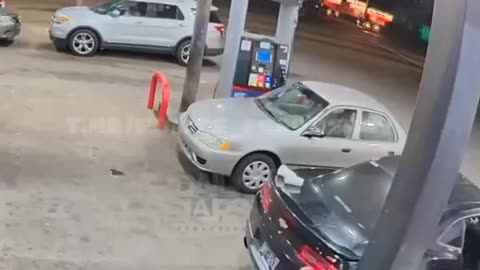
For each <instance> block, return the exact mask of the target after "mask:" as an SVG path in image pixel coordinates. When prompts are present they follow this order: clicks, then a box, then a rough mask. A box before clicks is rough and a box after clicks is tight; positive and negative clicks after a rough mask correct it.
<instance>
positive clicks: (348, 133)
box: [312, 108, 357, 139]
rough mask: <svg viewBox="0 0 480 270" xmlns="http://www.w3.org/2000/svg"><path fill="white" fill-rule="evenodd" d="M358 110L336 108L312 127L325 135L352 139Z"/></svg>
mask: <svg viewBox="0 0 480 270" xmlns="http://www.w3.org/2000/svg"><path fill="white" fill-rule="evenodd" d="M356 119H357V110H354V109H343V108H342V109H336V110H334V111H332V112H330V113H328V115H327V116H325V117H323V118H322V119H321V120H320V121H319V122H317V123H316V124H315V125H314V126H313V127H312V129H315V130H316V131H318V132H320V133H322V134H323V135H324V136H325V137H330V138H342V139H351V138H352V136H353V132H354V130H355V123H356Z"/></svg>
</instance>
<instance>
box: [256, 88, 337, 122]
mask: <svg viewBox="0 0 480 270" xmlns="http://www.w3.org/2000/svg"><path fill="white" fill-rule="evenodd" d="M256 103H257V105H258V106H259V107H260V109H262V110H263V111H264V112H265V113H267V114H268V115H270V116H271V117H272V118H274V119H275V120H276V121H277V122H279V123H280V124H282V125H284V126H286V127H287V128H289V129H293V130H295V129H298V128H300V127H301V126H303V125H304V124H305V123H306V122H308V121H309V120H310V119H312V118H313V117H314V116H315V115H317V114H318V113H319V112H321V111H322V110H323V109H325V108H326V107H327V106H328V102H326V101H325V100H324V99H323V98H321V97H320V96H319V95H317V94H315V93H314V92H313V91H312V90H310V89H308V88H307V87H305V86H304V85H302V84H300V83H297V84H294V85H291V86H284V87H281V88H279V89H277V90H274V91H272V92H270V93H268V94H265V95H263V96H261V97H258V98H257V99H256Z"/></svg>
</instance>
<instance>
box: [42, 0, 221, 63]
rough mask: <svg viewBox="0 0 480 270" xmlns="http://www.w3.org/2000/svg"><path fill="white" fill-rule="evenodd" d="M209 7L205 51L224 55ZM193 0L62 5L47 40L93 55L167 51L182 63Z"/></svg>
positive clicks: (218, 26)
mask: <svg viewBox="0 0 480 270" xmlns="http://www.w3.org/2000/svg"><path fill="white" fill-rule="evenodd" d="M216 11H217V8H216V7H213V8H212V11H211V13H210V23H209V25H208V33H207V44H206V51H205V55H207V56H215V55H220V54H222V53H223V48H224V38H223V36H224V26H223V24H222V22H221V21H220V19H219V18H218V16H217V14H216ZM195 14H196V1H194V0H113V1H109V2H107V3H105V4H102V5H100V6H97V7H93V8H89V7H68V8H62V9H59V10H57V12H55V15H54V16H52V23H51V25H50V31H49V33H50V39H51V40H52V41H53V44H54V45H55V47H56V48H57V50H67V49H68V50H70V51H71V52H72V53H73V54H75V55H79V56H92V55H94V54H95V53H96V52H97V51H98V50H103V49H120V50H131V51H143V52H155V53H157V52H158V53H166V54H172V55H174V56H175V57H176V58H177V60H178V62H179V63H180V64H182V65H187V63H188V59H189V54H190V48H191V37H192V33H193V24H194V20H195Z"/></svg>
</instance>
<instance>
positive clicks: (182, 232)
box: [0, 23, 250, 269]
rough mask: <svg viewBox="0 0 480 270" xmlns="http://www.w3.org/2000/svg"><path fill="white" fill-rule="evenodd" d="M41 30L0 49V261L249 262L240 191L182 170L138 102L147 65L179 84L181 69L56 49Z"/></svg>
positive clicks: (157, 60)
mask: <svg viewBox="0 0 480 270" xmlns="http://www.w3.org/2000/svg"><path fill="white" fill-rule="evenodd" d="M47 28H48V25H46V24H44V23H42V24H40V25H38V24H37V25H35V24H32V23H25V28H24V32H23V34H22V36H21V37H20V38H19V40H18V42H17V43H15V44H14V45H13V46H11V47H9V48H1V49H0V59H1V61H2V64H1V65H0V88H1V89H2V91H1V94H0V95H1V99H2V101H3V102H2V105H1V106H0V111H1V119H0V123H1V127H2V132H1V135H0V136H1V140H2V144H1V146H0V147H1V152H2V153H3V154H2V157H1V158H0V167H1V173H0V193H1V196H2V198H3V200H2V204H1V208H2V211H1V212H2V213H1V220H2V221H3V222H2V223H3V224H2V227H1V228H0V235H1V238H2V241H1V244H0V245H1V246H0V249H1V251H0V269H139V267H141V268H142V269H243V267H247V266H248V265H249V261H248V260H247V258H246V253H245V251H244V247H243V245H242V237H243V229H244V224H245V217H246V216H247V214H248V209H249V206H250V201H249V198H248V197H242V196H241V195H239V194H237V193H236V192H233V191H230V190H229V188H228V187H227V188H223V187H222V186H214V185H211V184H209V183H210V182H209V179H208V178H207V177H206V176H200V177H197V178H194V177H191V176H189V175H187V174H185V173H184V171H183V169H182V167H181V166H180V165H179V164H178V162H177V159H176V158H175V156H176V151H175V137H174V136H172V134H169V133H168V132H161V131H159V130H158V129H157V128H156V124H157V121H156V119H155V117H154V115H153V114H152V112H150V111H148V110H147V109H146V99H147V94H148V90H149V83H150V78H151V76H152V74H153V72H154V71H157V70H161V71H163V72H165V73H166V74H167V76H168V77H169V78H171V81H172V85H173V88H174V89H176V90H177V91H178V90H180V89H181V83H183V76H184V68H182V67H179V66H178V65H177V64H175V63H173V60H171V59H169V58H168V57H167V58H165V57H157V56H152V55H149V56H147V55H129V54H122V53H114V54H105V55H101V56H98V57H95V58H87V59H81V58H75V57H73V56H70V55H68V54H62V53H57V52H56V51H55V50H54V49H53V47H51V46H50V43H49V40H48V35H47V34H46V30H47ZM216 70H217V68H216V67H214V66H207V67H205V69H204V78H203V79H202V87H212V82H213V79H212V78H213V77H215V76H216V75H215V74H214V73H215V72H216ZM207 81H208V82H207ZM112 170H113V171H112ZM117 174H121V175H117ZM225 247H228V248H225Z"/></svg>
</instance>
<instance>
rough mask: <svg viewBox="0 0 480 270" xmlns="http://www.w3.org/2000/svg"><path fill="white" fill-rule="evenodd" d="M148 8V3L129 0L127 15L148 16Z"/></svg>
mask: <svg viewBox="0 0 480 270" xmlns="http://www.w3.org/2000/svg"><path fill="white" fill-rule="evenodd" d="M147 10H148V3H146V2H138V1H128V2H127V10H126V12H125V16H130V17H146V16H147Z"/></svg>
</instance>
